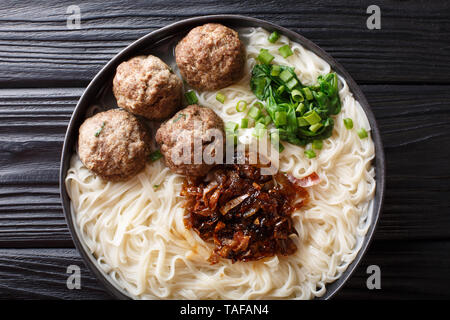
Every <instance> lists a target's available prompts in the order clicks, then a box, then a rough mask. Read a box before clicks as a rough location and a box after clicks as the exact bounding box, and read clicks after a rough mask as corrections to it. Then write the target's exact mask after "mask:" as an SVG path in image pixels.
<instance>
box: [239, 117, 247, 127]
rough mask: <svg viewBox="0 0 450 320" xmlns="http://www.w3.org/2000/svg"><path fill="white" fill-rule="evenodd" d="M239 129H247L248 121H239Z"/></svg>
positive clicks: (243, 119)
mask: <svg viewBox="0 0 450 320" xmlns="http://www.w3.org/2000/svg"><path fill="white" fill-rule="evenodd" d="M241 128H242V129H245V128H248V119H247V118H242V119H241Z"/></svg>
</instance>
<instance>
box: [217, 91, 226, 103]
mask: <svg viewBox="0 0 450 320" xmlns="http://www.w3.org/2000/svg"><path fill="white" fill-rule="evenodd" d="M216 100H217V101H219V102H220V103H224V102H225V95H223V94H222V93H220V92H217V94H216Z"/></svg>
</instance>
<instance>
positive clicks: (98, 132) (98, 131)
mask: <svg viewBox="0 0 450 320" xmlns="http://www.w3.org/2000/svg"><path fill="white" fill-rule="evenodd" d="M104 127H105V121H103V123H102V126H101V127H100V129H98V130H97V132H96V133H95V136H96V137H98V136H99V135H100V133H101V132H102V131H103V128H104Z"/></svg>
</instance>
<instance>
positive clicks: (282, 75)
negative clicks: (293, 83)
mask: <svg viewBox="0 0 450 320" xmlns="http://www.w3.org/2000/svg"><path fill="white" fill-rule="evenodd" d="M293 77H294V75H293V74H292V72H290V71H289V70H288V69H285V70H283V71H282V72H281V73H280V79H281V80H282V81H284V82H288V81H289V80H291V79H292V78H293Z"/></svg>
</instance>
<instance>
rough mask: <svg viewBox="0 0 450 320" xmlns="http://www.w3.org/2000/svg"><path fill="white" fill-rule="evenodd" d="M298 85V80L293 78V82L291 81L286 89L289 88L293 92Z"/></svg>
mask: <svg viewBox="0 0 450 320" xmlns="http://www.w3.org/2000/svg"><path fill="white" fill-rule="evenodd" d="M297 84H298V81H297V79H295V78H292V79H291V80H289V81H288V82H287V83H286V87H288V88H289V90H292V89H293V88H294V87H295V86H296V85H297Z"/></svg>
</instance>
